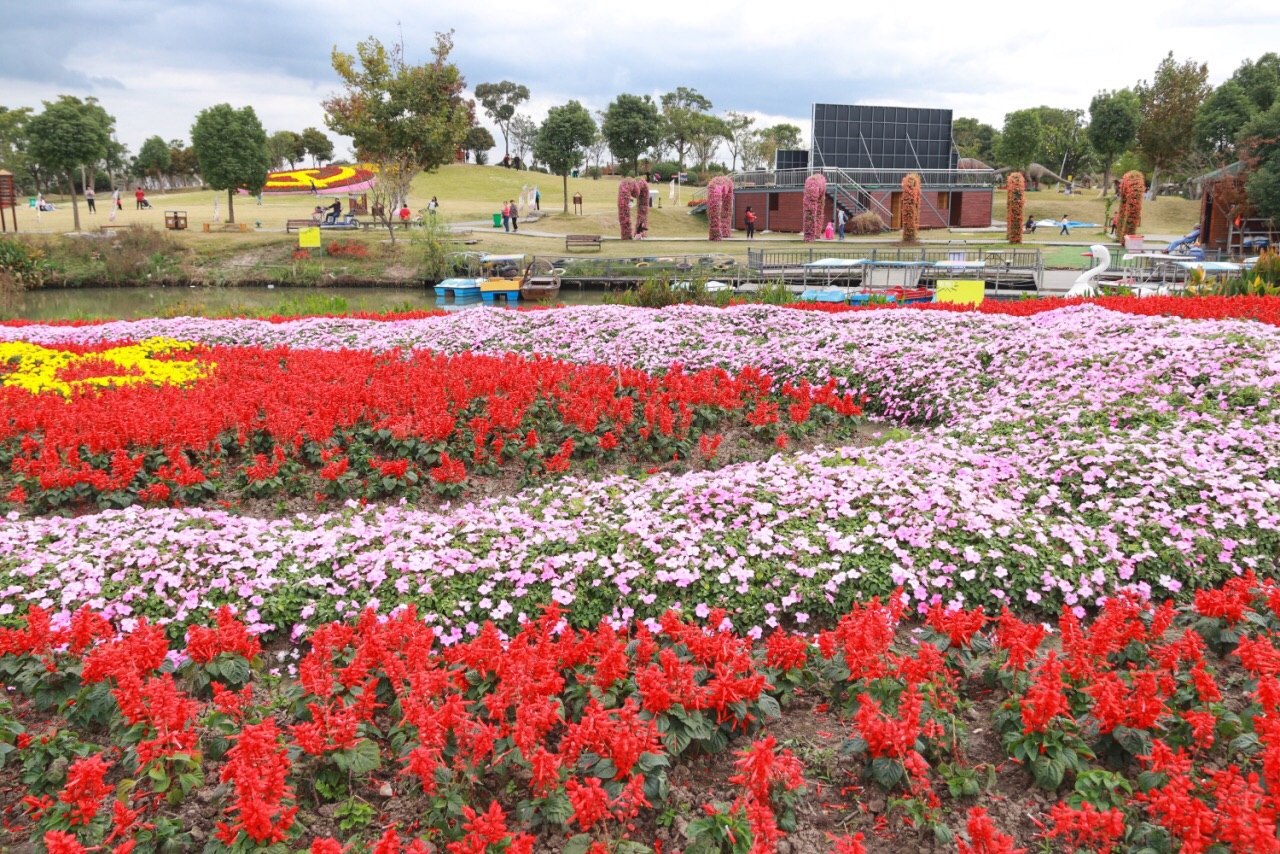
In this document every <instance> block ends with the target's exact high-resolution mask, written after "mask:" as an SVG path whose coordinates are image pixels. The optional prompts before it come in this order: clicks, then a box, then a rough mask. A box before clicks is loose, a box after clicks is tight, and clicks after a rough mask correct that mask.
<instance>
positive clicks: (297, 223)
mask: <svg viewBox="0 0 1280 854" xmlns="http://www.w3.org/2000/svg"><path fill="white" fill-rule="evenodd" d="M318 225H320V223H318V222H316V221H315V220H314V219H291V220H288V221H287V222H285V224H284V231H285V234H288V233H289V232H291V231H300V230H301V229H304V228H315V227H316V226H318Z"/></svg>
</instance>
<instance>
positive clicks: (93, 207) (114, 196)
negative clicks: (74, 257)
mask: <svg viewBox="0 0 1280 854" xmlns="http://www.w3.org/2000/svg"><path fill="white" fill-rule="evenodd" d="M134 197H135V198H136V199H137V200H138V210H146V209H147V208H150V207H151V202H149V201H147V194H146V193H145V192H143V190H142V188H141V187H139V188H138V189H137V191H136V192H135V193H134ZM84 201H85V204H86V205H87V206H88V207H89V213H91V214H96V213H97V212H98V194H97V193H95V192H94V190H93V187H85V188H84ZM111 205H112V207H114V208H115V209H116V210H118V211H122V210H124V203H123V202H121V201H120V188H119V187H117V188H116V189H115V190H113V191H112V193H111ZM36 210H38V211H54V210H57V208H55V207H54V205H53V202H50V201H47V200H46V199H45V197H44V193H36Z"/></svg>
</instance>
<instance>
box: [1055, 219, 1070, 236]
mask: <svg viewBox="0 0 1280 854" xmlns="http://www.w3.org/2000/svg"><path fill="white" fill-rule="evenodd" d="M1058 225H1059V226H1061V227H1060V228H1059V229H1058V234H1060V235H1062V234H1065V235H1067V236H1068V237H1070V236H1071V228H1070V225H1071V221H1070V220H1069V219H1067V215H1066V214H1063V215H1062V220H1061V222H1059V223H1058Z"/></svg>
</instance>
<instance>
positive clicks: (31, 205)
mask: <svg viewBox="0 0 1280 854" xmlns="http://www.w3.org/2000/svg"><path fill="white" fill-rule="evenodd" d="M35 206H36V197H35V196H28V197H27V207H29V208H34V207H35Z"/></svg>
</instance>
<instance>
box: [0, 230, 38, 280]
mask: <svg viewBox="0 0 1280 854" xmlns="http://www.w3.org/2000/svg"><path fill="white" fill-rule="evenodd" d="M44 270H45V265H44V252H43V251H42V250H40V249H37V248H36V247H34V246H31V245H30V244H28V243H25V242H23V241H21V240H18V239H17V238H4V239H0V290H3V291H4V292H5V293H6V294H7V293H9V292H10V291H22V290H26V289H27V288H38V287H40V285H42V284H43V283H44Z"/></svg>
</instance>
